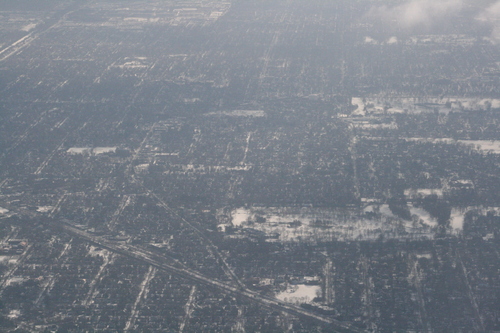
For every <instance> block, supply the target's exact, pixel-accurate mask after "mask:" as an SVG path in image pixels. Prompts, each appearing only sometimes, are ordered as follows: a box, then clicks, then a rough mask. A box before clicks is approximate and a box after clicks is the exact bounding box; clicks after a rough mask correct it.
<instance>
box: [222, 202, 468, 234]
mask: <svg viewBox="0 0 500 333" xmlns="http://www.w3.org/2000/svg"><path fill="white" fill-rule="evenodd" d="M370 212H371V213H373V214H369V213H370ZM411 212H412V214H415V217H414V219H413V220H412V221H404V220H402V219H400V218H398V217H397V216H394V215H393V214H392V212H391V211H390V209H389V206H388V205H379V204H373V205H369V206H367V207H366V208H365V209H364V210H359V209H341V208H337V209H323V208H312V207H302V208H300V207H284V208H283V207H282V208H276V207H271V208H264V207H251V208H244V207H241V208H237V209H234V210H233V211H231V213H230V215H229V216H225V217H222V216H220V217H219V220H220V221H221V224H220V225H219V230H221V231H225V230H226V227H227V226H233V227H235V228H237V229H241V230H243V231H245V230H247V231H248V230H250V231H251V230H253V231H255V232H254V234H255V235H258V233H259V232H261V233H263V234H264V235H267V236H268V237H270V238H272V240H274V241H276V240H277V241H281V242H304V241H305V242H317V241H331V240H374V239H377V238H379V237H384V238H386V239H388V238H398V239H399V238H400V239H405V238H412V237H415V238H421V237H425V238H430V237H433V235H434V227H435V226H436V225H437V222H436V221H435V220H434V219H433V218H431V217H430V216H429V214H428V213H427V212H425V211H423V210H421V209H417V208H413V207H411ZM460 216H461V215H460V214H459V213H458V212H456V214H455V216H454V218H455V220H454V221H455V225H457V226H458V225H459V224H460V222H459V220H460ZM228 221H229V222H228ZM278 235H279V236H278ZM272 236H274V237H272ZM269 240H270V241H271V239H269Z"/></svg>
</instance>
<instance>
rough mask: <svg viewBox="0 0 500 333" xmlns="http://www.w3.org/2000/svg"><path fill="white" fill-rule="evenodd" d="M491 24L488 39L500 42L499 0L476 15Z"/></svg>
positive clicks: (496, 42)
mask: <svg viewBox="0 0 500 333" xmlns="http://www.w3.org/2000/svg"><path fill="white" fill-rule="evenodd" d="M477 18H478V19H479V20H481V21H484V22H486V23H487V24H489V25H491V28H492V31H491V35H490V39H491V41H492V42H493V43H495V44H498V43H500V0H499V1H497V2H495V3H494V4H492V5H490V6H489V7H487V8H486V9H485V10H483V11H482V12H481V13H480V14H479V15H478V17H477Z"/></svg>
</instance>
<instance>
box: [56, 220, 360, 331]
mask: <svg viewBox="0 0 500 333" xmlns="http://www.w3.org/2000/svg"><path fill="white" fill-rule="evenodd" d="M60 226H62V227H63V229H64V230H65V231H66V232H68V233H70V234H72V235H74V236H76V237H79V238H82V239H84V240H87V241H89V242H91V243H94V244H96V245H98V246H100V247H102V248H105V249H108V250H109V251H112V252H115V253H118V254H121V255H124V256H126V257H129V258H133V259H136V260H138V261H140V262H143V263H146V264H148V265H151V266H153V267H155V268H157V269H160V270H163V271H167V272H169V273H171V274H175V275H177V276H180V277H182V278H185V279H188V280H191V281H194V282H197V283H200V284H204V285H208V286H211V287H215V288H217V289H219V290H222V291H224V292H228V293H232V294H236V295H238V296H241V297H243V298H246V299H247V300H251V301H253V302H255V303H259V304H261V305H263V306H265V307H267V308H271V309H274V310H278V311H281V312H285V313H288V314H291V315H294V316H297V317H301V318H305V319H309V320H314V321H316V322H318V323H319V324H323V325H326V326H327V327H328V329H329V331H330V332H365V331H363V330H361V329H359V328H357V327H354V326H352V325H350V324H349V323H346V322H341V321H338V320H335V319H333V318H329V317H326V316H322V315H318V314H315V313H313V312H311V311H308V310H305V309H303V308H301V307H298V306H294V305H290V304H287V303H285V302H282V301H280V300H277V299H274V298H271V297H266V296H263V295H260V294H259V293H256V292H253V291H250V290H248V289H246V288H243V287H236V286H234V285H232V284H228V283H224V282H221V281H218V280H215V279H212V278H209V277H206V276H204V275H202V274H200V273H199V272H197V271H194V270H192V269H189V268H186V267H180V266H179V265H176V264H175V263H170V262H168V260H167V258H163V257H161V256H158V255H156V254H154V253H152V252H149V251H147V250H145V249H142V248H140V247H137V246H133V245H130V244H124V243H116V242H111V241H109V240H107V239H104V238H102V237H98V236H93V235H90V234H89V233H87V232H85V231H83V230H81V229H77V228H75V227H73V226H71V225H69V224H60Z"/></svg>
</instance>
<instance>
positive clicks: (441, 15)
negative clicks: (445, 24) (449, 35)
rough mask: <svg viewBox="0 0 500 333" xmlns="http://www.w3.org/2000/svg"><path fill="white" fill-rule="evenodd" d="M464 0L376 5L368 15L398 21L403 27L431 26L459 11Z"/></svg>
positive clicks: (418, 0) (426, 0) (412, 1)
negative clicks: (388, 5) (389, 5)
mask: <svg viewBox="0 0 500 333" xmlns="http://www.w3.org/2000/svg"><path fill="white" fill-rule="evenodd" d="M463 1H464V0H411V1H408V2H406V3H404V4H402V5H398V6H394V7H387V6H381V7H374V8H372V9H371V10H370V12H369V13H368V17H374V18H378V19H381V20H383V21H388V22H396V23H398V24H399V26H400V27H402V28H407V29H410V28H422V27H425V28H430V27H432V26H433V25H434V24H437V23H439V22H440V21H444V20H447V19H448V18H449V17H450V16H451V15H454V14H456V13H458V12H459V11H460V10H461V9H462V7H463Z"/></svg>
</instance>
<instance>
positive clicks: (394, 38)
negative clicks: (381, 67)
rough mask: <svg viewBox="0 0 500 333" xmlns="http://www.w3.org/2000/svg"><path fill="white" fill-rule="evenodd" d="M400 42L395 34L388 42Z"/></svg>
mask: <svg viewBox="0 0 500 333" xmlns="http://www.w3.org/2000/svg"><path fill="white" fill-rule="evenodd" d="M397 42H398V38H397V37H395V36H392V37H391V38H389V40H388V41H387V44H397Z"/></svg>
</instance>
